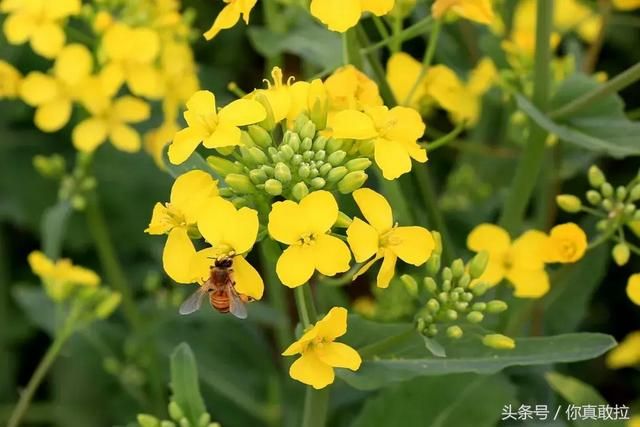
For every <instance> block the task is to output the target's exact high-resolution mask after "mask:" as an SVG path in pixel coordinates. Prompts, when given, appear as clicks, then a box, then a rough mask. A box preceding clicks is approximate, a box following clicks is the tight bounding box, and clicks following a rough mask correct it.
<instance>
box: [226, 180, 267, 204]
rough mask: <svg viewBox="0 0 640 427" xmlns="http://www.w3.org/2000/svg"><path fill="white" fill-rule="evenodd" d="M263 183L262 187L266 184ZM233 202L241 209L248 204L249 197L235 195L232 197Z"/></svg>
mask: <svg viewBox="0 0 640 427" xmlns="http://www.w3.org/2000/svg"><path fill="white" fill-rule="evenodd" d="M261 185H262V188H264V184H261ZM231 203H233V206H235V208H236V209H240V208H243V207H245V206H247V199H245V198H244V197H233V198H232V199H231Z"/></svg>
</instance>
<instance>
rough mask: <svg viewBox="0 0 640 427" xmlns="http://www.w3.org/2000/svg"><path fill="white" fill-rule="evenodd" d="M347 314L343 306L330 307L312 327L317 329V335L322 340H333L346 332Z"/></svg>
mask: <svg viewBox="0 0 640 427" xmlns="http://www.w3.org/2000/svg"><path fill="white" fill-rule="evenodd" d="M348 314H349V313H348V312H347V309H346V308H344V307H333V308H331V310H329V312H328V313H327V314H326V315H325V316H324V317H323V318H322V319H320V320H318V322H316V325H315V327H314V328H315V329H317V331H318V336H319V337H321V338H322V339H323V340H324V341H333V340H335V339H336V338H338V337H341V336H343V335H344V334H346V333H347V315H348Z"/></svg>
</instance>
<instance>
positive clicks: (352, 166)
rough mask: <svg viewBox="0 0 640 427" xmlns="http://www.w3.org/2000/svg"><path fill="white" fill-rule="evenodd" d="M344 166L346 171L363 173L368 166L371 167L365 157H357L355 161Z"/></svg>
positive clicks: (369, 161)
mask: <svg viewBox="0 0 640 427" xmlns="http://www.w3.org/2000/svg"><path fill="white" fill-rule="evenodd" d="M345 166H346V168H347V169H349V171H360V170H362V171H363V170H365V169H367V168H368V167H369V166H371V160H369V159H367V158H365V157H359V158H357V159H351V160H349V161H348V162H347V163H346V164H345Z"/></svg>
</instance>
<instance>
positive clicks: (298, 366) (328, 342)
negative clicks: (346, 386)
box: [282, 307, 362, 389]
mask: <svg viewBox="0 0 640 427" xmlns="http://www.w3.org/2000/svg"><path fill="white" fill-rule="evenodd" d="M346 332H347V310H346V309H345V308H342V307H333V308H332V309H331V310H329V313H327V315H326V316H325V317H323V318H322V319H320V320H319V321H318V322H316V324H315V325H314V326H313V327H311V328H310V329H309V330H307V331H305V333H304V334H303V335H302V337H300V339H299V340H297V341H296V342H294V343H293V344H291V345H290V346H289V347H288V348H287V349H286V350H285V351H284V352H283V353H282V355H283V356H294V355H296V354H299V355H300V357H299V358H298V359H297V360H296V361H295V362H293V364H292V365H291V367H290V368H289V375H291V378H293V379H295V380H298V381H300V382H301V383H304V384H307V385H310V386H312V387H313V388H315V389H321V388H324V387H326V386H328V385H329V384H332V383H333V381H334V380H335V373H334V370H333V368H347V369H351V370H352V371H356V370H358V368H360V364H361V363H362V358H361V357H360V355H359V354H358V352H357V351H356V350H355V349H353V348H352V347H350V346H348V345H347V344H343V343H339V342H335V340H336V338H338V337H341V336H342V335H344V334H345V333H346Z"/></svg>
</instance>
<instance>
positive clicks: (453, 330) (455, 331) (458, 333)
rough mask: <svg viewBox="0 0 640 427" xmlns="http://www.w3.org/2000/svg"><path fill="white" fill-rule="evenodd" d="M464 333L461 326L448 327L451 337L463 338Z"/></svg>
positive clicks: (455, 338) (448, 333)
mask: <svg viewBox="0 0 640 427" xmlns="http://www.w3.org/2000/svg"><path fill="white" fill-rule="evenodd" d="M462 335H463V332H462V328H461V327H460V326H457V325H454V326H449V327H448V328H447V336H448V337H449V338H451V339H454V340H457V339H459V338H462Z"/></svg>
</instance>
